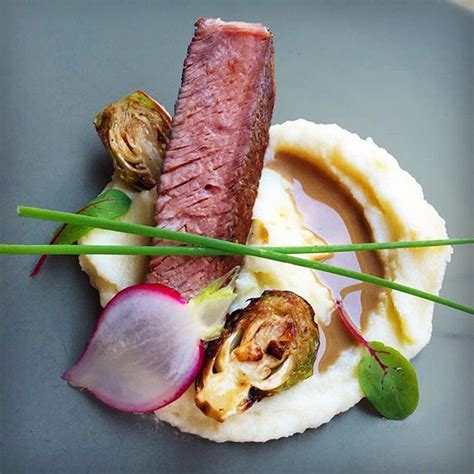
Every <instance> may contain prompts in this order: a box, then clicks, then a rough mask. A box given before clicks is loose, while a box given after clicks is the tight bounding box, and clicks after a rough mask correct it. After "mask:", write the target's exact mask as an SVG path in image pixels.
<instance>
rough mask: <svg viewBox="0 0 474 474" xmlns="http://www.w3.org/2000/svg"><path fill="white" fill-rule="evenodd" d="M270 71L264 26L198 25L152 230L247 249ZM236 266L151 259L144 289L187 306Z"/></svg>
mask: <svg viewBox="0 0 474 474" xmlns="http://www.w3.org/2000/svg"><path fill="white" fill-rule="evenodd" d="M273 69H274V66H273V41H272V36H271V33H270V32H269V31H268V30H267V29H266V28H265V27H264V26H263V25H260V24H249V23H240V22H229V23H226V22H223V21H221V20H211V19H201V20H199V21H197V23H196V24H195V33H194V37H193V40H192V41H191V44H190V45H189V48H188V54H187V57H186V60H185V62H184V70H183V77H182V83H181V89H180V91H179V96H178V100H177V102H176V105H175V114H174V118H173V130H172V136H171V141H170V144H169V147H168V151H167V153H166V156H165V159H164V163H163V174H162V176H161V178H160V182H159V183H158V186H159V198H158V201H157V206H156V222H157V225H158V226H160V227H165V228H168V229H174V230H181V231H186V232H192V233H196V234H201V235H206V236H210V237H216V238H219V239H225V240H229V241H233V242H240V243H245V242H246V240H247V236H248V232H249V229H250V224H251V218H252V208H253V205H254V202H255V198H256V195H257V188H258V182H259V179H260V175H261V171H262V166H263V155H264V152H265V149H266V147H267V144H268V130H269V127H270V122H271V117H272V111H273V103H274V99H275V84H274V78H273ZM157 243H158V244H160V243H163V242H157ZM241 263H242V259H241V258H240V257H234V256H232V257H196V258H194V257H179V256H171V257H155V258H153V259H152V260H151V263H150V272H149V274H148V277H147V281H148V282H149V283H162V284H165V285H168V286H170V287H172V288H174V289H176V290H178V291H179V292H181V293H182V294H183V295H184V296H185V297H187V298H189V297H191V296H193V295H195V294H196V293H197V292H198V291H199V290H201V289H202V288H204V287H205V286H206V285H207V284H208V283H209V282H210V281H212V280H214V279H215V278H218V277H220V276H222V275H224V274H225V273H226V272H228V271H229V270H230V269H232V268H233V267H235V266H236V265H240V264H241Z"/></svg>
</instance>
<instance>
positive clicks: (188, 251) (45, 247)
mask: <svg viewBox="0 0 474 474" xmlns="http://www.w3.org/2000/svg"><path fill="white" fill-rule="evenodd" d="M473 243H474V239H444V240H423V241H417V242H412V241H406V242H377V243H373V242H371V243H366V244H341V245H317V246H304V247H269V246H265V247H252V246H248V245H247V246H246V247H247V248H256V249H262V250H270V251H272V252H278V253H283V254H322V253H339V252H358V251H371V250H386V249H403V248H418V247H438V246H447V245H466V244H473ZM53 244H54V242H53V241H52V242H51V244H40V245H23V244H0V255H1V254H4V255H5V254H11V255H146V256H149V257H154V256H166V255H181V256H191V257H212V256H218V255H233V253H231V252H223V251H221V250H215V249H211V248H204V247H188V246H185V247H177V246H175V245H159V246H157V245H155V246H150V245H65V244H60V245H53Z"/></svg>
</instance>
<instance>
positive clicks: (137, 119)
mask: <svg viewBox="0 0 474 474" xmlns="http://www.w3.org/2000/svg"><path fill="white" fill-rule="evenodd" d="M94 125H95V128H96V130H97V133H98V134H99V137H100V139H101V140H102V143H103V144H104V146H105V148H107V150H109V152H110V154H111V155H112V158H113V160H114V167H115V169H116V170H117V171H118V172H119V175H120V177H121V178H122V179H123V180H124V181H125V182H126V183H128V184H129V185H131V186H133V187H134V188H136V189H138V190H142V189H151V188H153V186H155V184H156V181H157V179H158V178H159V176H160V174H161V164H162V162H163V157H164V154H165V152H166V147H167V145H168V142H169V137H170V134H171V117H170V116H169V114H168V112H166V110H165V109H164V108H163V107H162V106H161V105H160V104H158V102H156V101H155V100H153V99H152V98H151V97H150V96H148V95H147V94H145V93H144V92H141V91H137V92H133V93H132V94H130V95H129V96H127V97H124V98H123V99H120V100H118V101H117V102H114V103H112V104H109V105H108V106H107V107H105V108H104V109H103V110H101V111H100V112H99V113H98V114H97V116H96V118H95V120H94Z"/></svg>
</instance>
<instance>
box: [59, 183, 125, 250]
mask: <svg viewBox="0 0 474 474" xmlns="http://www.w3.org/2000/svg"><path fill="white" fill-rule="evenodd" d="M131 202H132V201H131V199H130V198H129V197H128V196H127V195H126V194H125V193H124V192H122V191H120V190H118V189H108V190H107V191H105V192H103V193H102V194H99V195H98V196H97V197H96V198H94V199H93V200H92V201H89V202H88V203H87V204H86V205H85V206H84V207H82V208H81V209H80V210H79V211H77V214H82V215H84V216H91V217H102V218H104V219H117V218H118V217H120V216H123V215H124V214H126V213H127V212H128V210H129V208H130V204H131ZM59 230H60V229H58V230H57V231H56V232H55V234H57V233H58V232H59ZM91 230H92V228H90V227H83V226H76V225H66V226H65V227H64V228H63V229H62V230H61V233H60V235H59V236H58V238H57V239H56V240H55V242H54V243H55V244H57V245H63V244H73V243H75V242H77V241H78V240H79V239H80V238H81V237H83V236H84V235H86V234H87V233H88V232H89V231H91Z"/></svg>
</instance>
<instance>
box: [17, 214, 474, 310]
mask: <svg viewBox="0 0 474 474" xmlns="http://www.w3.org/2000/svg"><path fill="white" fill-rule="evenodd" d="M18 215H20V216H22V217H31V218H35V219H43V220H50V221H55V222H64V223H67V224H76V225H84V226H87V227H94V228H100V229H108V230H114V231H117V232H126V233H131V234H138V235H143V236H148V237H155V238H159V239H163V240H170V241H175V242H182V243H186V244H190V245H194V246H198V247H204V248H210V249H214V250H219V251H223V252H225V253H229V254H234V255H248V256H253V257H259V258H265V259H268V260H275V261H278V262H283V263H288V264H292V265H297V266H301V267H306V268H310V269H312V270H319V271H323V272H327V273H332V274H335V275H340V276H345V277H348V278H353V279H355V280H359V281H363V282H366V283H371V284H374V285H379V286H382V287H385V288H389V289H392V290H396V291H401V292H403V293H407V294H410V295H413V296H417V297H419V298H423V299H426V300H428V301H432V302H434V303H438V304H442V305H444V306H448V307H451V308H454V309H457V310H459V311H464V312H466V313H469V314H474V308H472V307H470V306H466V305H463V304H460V303H457V302H456V301H451V300H448V299H446V298H442V297H440V296H437V295H433V294H431V293H427V292H425V291H422V290H418V289H416V288H411V287H409V286H406V285H401V284H399V283H396V282H393V281H390V280H385V279H384V278H380V277H376V276H373V275H368V274H365V273H361V272H356V271H354V270H349V269H346V268H340V267H335V266H332V265H328V264H326V263H322V262H313V261H310V260H305V259H302V258H298V257H294V256H292V255H286V254H282V253H278V252H275V251H272V250H268V249H266V248H255V247H248V246H246V245H242V244H236V243H234V242H227V241H225V240H219V239H213V238H211V237H203V236H200V235H195V234H188V233H185V232H177V231H173V230H169V229H160V228H158V227H151V226H146V225H140V224H130V223H126V222H119V221H113V220H109V219H102V218H97V217H90V216H82V215H78V214H72V213H69V212H61V211H53V210H49V209H40V208H34V207H27V206H19V207H18Z"/></svg>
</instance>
